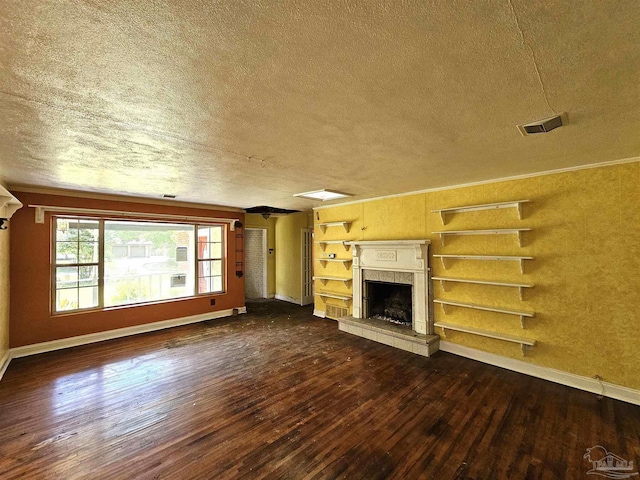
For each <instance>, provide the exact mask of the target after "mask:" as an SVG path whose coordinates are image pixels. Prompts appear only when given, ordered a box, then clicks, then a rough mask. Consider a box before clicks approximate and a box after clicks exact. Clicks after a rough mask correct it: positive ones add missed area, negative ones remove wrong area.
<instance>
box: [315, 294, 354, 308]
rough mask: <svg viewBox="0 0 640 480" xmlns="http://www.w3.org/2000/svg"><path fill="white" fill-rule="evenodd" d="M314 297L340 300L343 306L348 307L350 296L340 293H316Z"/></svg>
mask: <svg viewBox="0 0 640 480" xmlns="http://www.w3.org/2000/svg"><path fill="white" fill-rule="evenodd" d="M315 295H317V296H319V297H324V298H335V299H336V300H342V303H344V304H345V305H349V302H350V301H351V295H345V294H341V293H333V292H323V291H320V292H316V293H315Z"/></svg>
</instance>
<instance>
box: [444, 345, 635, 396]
mask: <svg viewBox="0 0 640 480" xmlns="http://www.w3.org/2000/svg"><path fill="white" fill-rule="evenodd" d="M440 350H441V351H443V352H448V353H453V354H454V355H460V356H461V357H466V358H470V359H472V360H477V361H479V362H483V363H488V364H489V365H494V366H496V367H501V368H505V369H507V370H512V371H514V372H518V373H524V374H525V375H530V376H532V377H537V378H541V379H543V380H548V381H550V382H555V383H559V384H561V385H566V386H567V387H573V388H577V389H579V390H585V391H587V392H591V393H595V394H596V395H603V396H605V397H609V398H614V399H616V400H622V401H623V402H628V403H633V404H634V405H640V390H634V389H632V388H628V387H623V386H620V385H615V384H613V383H608V382H600V381H599V380H596V379H595V378H591V377H585V376H582V375H576V374H574V373H568V372H563V371H561V370H556V369H554V368H549V367H541V366H539V365H533V364H531V363H527V362H523V361H522V360H515V359H513V358H508V357H502V356H500V355H495V354H493V353H487V352H483V351H481V350H476V349H475V348H470V347H465V346H463V345H458V344H455V343H451V342H448V341H446V340H440Z"/></svg>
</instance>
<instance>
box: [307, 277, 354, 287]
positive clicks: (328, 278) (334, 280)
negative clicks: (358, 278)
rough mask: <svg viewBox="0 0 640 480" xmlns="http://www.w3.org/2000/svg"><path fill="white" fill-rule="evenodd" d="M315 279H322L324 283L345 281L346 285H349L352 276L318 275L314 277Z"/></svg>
mask: <svg viewBox="0 0 640 480" xmlns="http://www.w3.org/2000/svg"><path fill="white" fill-rule="evenodd" d="M313 279H314V280H320V282H321V283H322V285H326V284H327V282H343V283H344V285H345V286H346V287H348V286H349V284H350V283H351V279H350V278H343V277H329V276H316V277H313Z"/></svg>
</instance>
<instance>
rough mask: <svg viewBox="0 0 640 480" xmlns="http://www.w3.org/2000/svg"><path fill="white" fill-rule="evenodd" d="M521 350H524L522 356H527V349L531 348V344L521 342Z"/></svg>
mask: <svg viewBox="0 0 640 480" xmlns="http://www.w3.org/2000/svg"><path fill="white" fill-rule="evenodd" d="M520 350H521V351H522V356H523V357H526V356H527V350H529V345H525V344H524V343H521V344H520Z"/></svg>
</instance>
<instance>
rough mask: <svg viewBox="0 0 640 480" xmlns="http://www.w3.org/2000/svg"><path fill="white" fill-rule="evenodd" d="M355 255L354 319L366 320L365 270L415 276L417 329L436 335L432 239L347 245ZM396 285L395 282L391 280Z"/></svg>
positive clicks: (414, 309)
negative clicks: (431, 283)
mask: <svg viewBox="0 0 640 480" xmlns="http://www.w3.org/2000/svg"><path fill="white" fill-rule="evenodd" d="M347 244H348V245H351V247H352V248H351V251H352V254H353V262H352V267H353V283H352V285H353V316H354V317H355V318H363V317H364V316H365V315H366V311H365V310H366V309H365V308H364V305H363V293H364V289H363V275H362V271H363V270H373V271H381V272H402V273H407V272H408V273H411V274H413V281H412V284H413V299H412V302H413V307H412V309H413V321H412V324H413V330H414V331H415V332H416V333H420V334H432V333H433V326H432V325H431V322H430V321H429V305H428V302H429V294H428V281H429V278H428V276H429V270H428V249H429V244H430V241H429V240H378V241H361V242H360V241H355V242H347ZM390 281H391V282H393V280H390Z"/></svg>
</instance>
